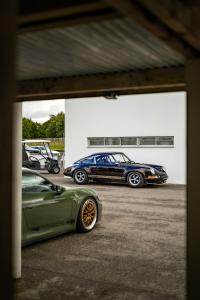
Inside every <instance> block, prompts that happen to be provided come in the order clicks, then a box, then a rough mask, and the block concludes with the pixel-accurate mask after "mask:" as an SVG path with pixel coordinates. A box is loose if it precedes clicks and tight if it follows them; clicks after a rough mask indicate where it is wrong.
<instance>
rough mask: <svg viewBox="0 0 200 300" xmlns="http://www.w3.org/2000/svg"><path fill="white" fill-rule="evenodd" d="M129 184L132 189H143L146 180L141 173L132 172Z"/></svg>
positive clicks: (128, 180)
mask: <svg viewBox="0 0 200 300" xmlns="http://www.w3.org/2000/svg"><path fill="white" fill-rule="evenodd" d="M127 182H128V184H129V185H130V186H131V187H135V188H137V187H142V186H143V185H144V179H143V176H142V174H140V173H139V172H131V173H129V174H128V177H127Z"/></svg>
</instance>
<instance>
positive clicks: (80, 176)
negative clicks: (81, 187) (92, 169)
mask: <svg viewBox="0 0 200 300" xmlns="http://www.w3.org/2000/svg"><path fill="white" fill-rule="evenodd" d="M73 178H74V181H75V183H77V184H86V183H87V182H88V175H87V173H86V172H85V170H82V169H79V170H76V171H75V172H74V174H73Z"/></svg>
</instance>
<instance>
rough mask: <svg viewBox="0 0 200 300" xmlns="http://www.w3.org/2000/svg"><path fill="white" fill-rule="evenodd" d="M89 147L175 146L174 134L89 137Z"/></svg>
mask: <svg viewBox="0 0 200 300" xmlns="http://www.w3.org/2000/svg"><path fill="white" fill-rule="evenodd" d="M87 140H88V147H89V148H92V147H93V148H98V147H104V148H107V147H110V148H113V147H117V148H119V147H126V148H128V147H133V148H135V147H137V148H139V147H140V148H143V147H155V148H171V147H174V136H131V137H88V138H87Z"/></svg>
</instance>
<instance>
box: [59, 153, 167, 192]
mask: <svg viewBox="0 0 200 300" xmlns="http://www.w3.org/2000/svg"><path fill="white" fill-rule="evenodd" d="M64 175H65V176H70V177H72V178H73V179H74V181H75V183H77V184H86V183H88V181H89V179H93V180H95V181H108V180H109V181H122V182H127V183H128V184H129V185H130V186H131V187H142V186H144V185H147V184H160V183H165V182H166V180H167V178H168V175H167V173H166V171H165V168H164V167H163V166H160V165H152V164H140V163H136V162H134V161H131V160H130V159H129V158H128V157H127V156H126V155H125V154H124V153H122V152H101V153H94V154H92V155H89V156H87V157H84V158H82V159H80V160H78V161H76V162H75V163H73V165H72V166H69V167H67V168H66V169H65V170H64Z"/></svg>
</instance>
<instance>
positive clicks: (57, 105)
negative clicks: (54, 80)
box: [22, 99, 65, 123]
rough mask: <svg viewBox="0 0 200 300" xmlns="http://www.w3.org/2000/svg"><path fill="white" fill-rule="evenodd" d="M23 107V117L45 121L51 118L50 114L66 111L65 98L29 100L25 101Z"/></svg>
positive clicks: (35, 120)
mask: <svg viewBox="0 0 200 300" xmlns="http://www.w3.org/2000/svg"><path fill="white" fill-rule="evenodd" d="M22 108H23V110H22V111H23V117H26V118H29V119H32V120H33V121H34V122H39V123H43V122H45V121H47V120H48V119H49V116H50V115H56V114H57V113H59V112H61V111H63V112H65V100H64V99H58V100H45V101H30V102H29V101H27V102H23V105H22Z"/></svg>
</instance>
